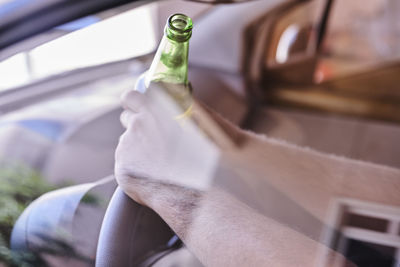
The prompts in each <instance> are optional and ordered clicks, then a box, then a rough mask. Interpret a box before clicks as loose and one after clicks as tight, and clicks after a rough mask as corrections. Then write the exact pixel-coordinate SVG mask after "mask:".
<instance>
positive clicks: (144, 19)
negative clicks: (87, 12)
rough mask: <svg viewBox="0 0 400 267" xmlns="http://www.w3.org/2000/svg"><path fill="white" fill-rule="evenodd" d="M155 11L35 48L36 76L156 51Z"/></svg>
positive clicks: (105, 23) (118, 19)
mask: <svg viewBox="0 0 400 267" xmlns="http://www.w3.org/2000/svg"><path fill="white" fill-rule="evenodd" d="M153 7H154V5H147V6H143V7H140V8H136V9H133V10H130V11H127V12H125V13H122V14H119V15H117V16H115V17H112V18H109V19H107V20H104V21H102V22H99V23H97V24H94V25H91V26H89V27H87V28H84V29H82V30H79V31H76V32H73V33H70V34H68V35H65V36H63V37H61V38H58V39H56V40H54V41H51V42H49V43H46V44H44V45H41V46H39V47H37V48H35V49H34V50H32V52H31V53H30V56H31V60H32V61H31V62H32V70H33V74H34V76H35V77H36V78H38V77H44V76H48V75H51V74H55V73H60V72H64V71H68V70H72V69H76V68H82V67H87V66H93V65H98V64H103V63H107V62H113V61H118V60H123V59H128V58H132V57H135V56H139V55H143V54H146V53H149V52H151V51H153V49H154V48H155V45H156V39H155V33H154V25H153V11H154V8H153Z"/></svg>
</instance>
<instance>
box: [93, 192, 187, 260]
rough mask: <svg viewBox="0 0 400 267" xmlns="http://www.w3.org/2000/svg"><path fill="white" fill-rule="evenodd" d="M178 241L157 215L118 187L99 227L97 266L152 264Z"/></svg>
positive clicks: (178, 242)
mask: <svg viewBox="0 0 400 267" xmlns="http://www.w3.org/2000/svg"><path fill="white" fill-rule="evenodd" d="M180 244H181V242H180V240H179V239H178V238H177V237H176V235H175V233H174V232H173V231H172V230H171V228H169V226H168V225H167V224H166V223H165V222H164V221H163V220H162V219H161V217H160V216H159V215H157V214H156V213H155V212H154V211H153V210H151V209H149V208H147V207H145V206H142V205H140V204H138V203H136V202H135V201H133V200H132V199H131V198H129V197H128V196H127V195H126V194H125V193H124V192H123V191H122V189H121V188H119V187H118V188H117V189H116V190H115V192H114V195H113V197H112V198H111V201H110V203H109V205H108V208H107V211H106V214H105V216H104V219H103V224H102V226H101V231H100V236H99V241H98V245H97V253H96V267H105V266H107V267H117V266H118V267H119V266H151V265H152V264H153V263H154V262H155V261H157V260H158V259H159V258H160V257H162V256H163V255H165V254H166V253H168V252H169V251H172V250H173V249H174V248H176V247H179V246H180Z"/></svg>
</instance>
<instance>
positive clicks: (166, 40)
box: [136, 14, 193, 115]
mask: <svg viewBox="0 0 400 267" xmlns="http://www.w3.org/2000/svg"><path fill="white" fill-rule="evenodd" d="M192 27H193V23H192V20H191V19H190V18H189V17H188V16H186V15H183V14H174V15H172V16H170V17H169V18H168V20H167V24H166V26H165V32H164V37H163V38H162V40H161V43H160V45H159V47H158V49H157V52H156V54H155V56H154V59H153V62H152V64H151V66H150V69H149V70H148V71H147V72H146V73H145V74H144V75H143V76H142V77H141V78H140V79H139V81H138V83H137V85H136V90H138V91H140V92H143V93H144V92H145V91H147V90H149V88H153V87H155V86H154V85H157V88H162V89H163V90H166V92H167V93H168V95H169V96H170V97H171V98H172V99H174V101H176V103H177V104H178V105H179V106H180V107H181V108H182V110H183V114H182V115H187V114H188V113H190V109H191V86H190V83H189V82H188V53H189V39H190V37H191V36H192Z"/></svg>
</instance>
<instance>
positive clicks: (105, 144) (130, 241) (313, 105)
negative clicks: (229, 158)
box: [0, 0, 400, 267]
mask: <svg viewBox="0 0 400 267" xmlns="http://www.w3.org/2000/svg"><path fill="white" fill-rule="evenodd" d="M174 13H182V14H186V15H188V16H189V17H191V18H192V20H193V24H194V27H193V34H192V37H191V39H190V49H189V74H188V76H189V80H190V83H191V86H192V88H193V97H194V98H195V99H198V100H199V101H201V102H202V103H204V104H205V105H207V106H208V107H209V108H211V109H212V110H215V111H216V112H217V113H218V114H220V115H221V116H222V117H224V118H226V119H228V120H229V121H230V122H231V123H233V124H235V125H237V126H238V127H241V128H243V129H245V130H247V131H250V132H254V133H257V134H264V135H267V136H268V137H270V138H274V139H277V140H281V141H282V142H285V143H290V144H293V145H296V146H298V147H306V148H309V149H313V150H316V151H319V152H321V153H326V154H330V155H335V156H336V157H342V158H345V159H351V160H356V161H360V162H369V163H371V164H376V165H381V166H387V167H388V168H393V169H399V168H400V156H399V155H400V142H399V137H400V124H399V123H400V94H399V90H398V86H399V82H400V76H399V70H400V68H399V66H400V65H399V63H400V21H399V20H398V16H399V14H400V2H398V1H397V0H368V1H363V0H357V1H351V2H349V1H347V0H252V1H246V0H241V1H236V0H232V1H231V0H221V1H220V0H204V1H182V0H165V1H132V0H97V1H91V0H81V1H66V0H48V1H22V0H9V1H4V2H3V1H0V14H2V15H1V16H0V116H1V117H0V136H1V138H0V148H1V149H0V155H1V158H0V162H1V165H0V166H1V168H2V169H4V171H2V170H0V180H3V182H1V183H2V184H3V186H0V194H1V195H3V196H4V199H1V197H0V209H1V210H4V214H5V215H2V213H3V212H0V224H3V223H2V220H4V221H6V220H7V223H8V224H7V227H5V226H4V227H0V229H2V228H4V229H6V230H4V231H5V232H3V231H1V232H0V249H3V248H4V249H3V250H4V251H5V252H4V253H3V254H2V253H1V252H0V266H2V264H3V265H4V266H99V267H101V266H111V267H113V266H115V267H116V266H143V267H144V266H167V267H168V266H170V267H172V266H203V264H202V263H201V262H200V261H199V259H197V258H196V256H195V255H193V254H192V253H191V252H190V250H189V249H188V248H187V247H186V246H185V244H184V243H183V242H182V241H181V240H180V239H179V237H178V236H177V235H176V234H175V233H174V231H173V230H172V229H171V228H170V227H169V226H168V224H167V223H165V222H164V221H163V219H162V218H161V217H160V216H159V215H158V214H157V213H155V212H154V211H152V210H151V209H150V208H148V207H145V206H142V205H140V204H138V203H136V202H135V201H133V200H132V199H130V198H129V197H128V196H127V195H126V194H125V193H124V192H123V190H122V189H121V188H119V187H118V184H117V182H116V180H115V178H114V176H113V173H114V154H115V148H116V146H117V144H118V141H119V137H120V136H121V134H122V133H123V132H124V128H123V126H122V125H121V123H120V118H119V117H120V114H121V112H122V111H123V109H122V107H121V104H120V97H121V94H122V93H123V92H124V91H127V90H133V88H134V87H135V83H136V81H137V80H138V78H139V77H140V75H141V74H142V73H144V72H145V71H146V70H147V69H148V68H149V66H150V63H151V62H152V59H153V57H154V54H155V51H156V49H157V47H158V44H159V42H160V40H161V38H162V36H163V32H164V26H165V22H166V20H167V19H168V17H169V16H170V15H171V14H174ZM11 169H13V170H14V169H17V170H21V169H23V170H33V172H34V173H35V175H36V176H35V177H34V179H37V180H38V181H39V180H40V181H41V183H43V184H46V186H44V185H40V186H41V187H40V186H39V185H38V186H39V187H40V190H38V192H40V193H34V192H35V190H33V189H32V188H34V187H33V186H32V185H30V184H29V182H28V181H30V180H31V179H33V178H32V175H31V172H28V171H24V172H23V174H21V173H22V172H17V175H15V176H16V177H13V176H12V175H10V174H9V171H10V170H11ZM28 176H29V177H28ZM24 177H27V178H24ZM398 178H399V179H400V177H398ZM15 179H20V180H21V188H23V190H25V191H24V193H18V194H19V195H18V194H17V193H15V192H14V191H15V190H17V189H15V188H17V186H16V182H14V180H15ZM23 179H27V180H23ZM377 179H378V178H377ZM35 181H36V180H35ZM35 183H36V184H38V182H35ZM231 183H234V181H231ZM232 186H233V185H232ZM393 186H398V182H397V184H394V185H393ZM2 187H3V188H2ZM10 188H11V189H10ZM13 188H14V189H13ZM7 190H8V191H7ZM13 190H14V191H13ZM18 190H19V189H18ZM21 190H22V189H21ZM7 192H8V193H7ZM10 192H11V193H10ZM21 192H22V191H21ZM26 192H27V193H26ZM21 194H22V195H23V198H22V199H23V201H24V202H23V204H18V208H16V209H15V210H16V211H15V215H13V217H12V216H11V215H9V214H10V212H11V211H10V210H12V208H11V206H10V204H7V203H11V202H8V201H10V200H9V198H13V199H16V200H15V201H16V203H17V202H18V201H19V199H21V196H20V195H21ZM238 194H239V195H240V193H238ZM265 194H272V195H273V194H283V196H282V199H283V201H282V202H281V203H278V204H276V205H277V206H279V211H277V214H276V216H277V218H279V219H282V220H283V221H284V222H285V220H289V217H288V215H287V214H289V213H290V214H292V215H293V216H298V217H297V218H303V219H304V220H303V221H301V220H300V221H301V223H303V222H304V224H301V223H300V222H299V224H301V225H300V226H298V228H299V229H303V230H304V231H305V232H307V233H310V236H315V239H316V240H323V241H321V242H323V243H325V244H326V245H327V246H328V247H329V248H330V249H332V250H335V251H340V252H341V253H342V254H343V255H345V256H346V258H349V259H351V260H352V261H353V262H354V263H355V265H356V266H398V265H396V264H399V262H400V230H399V229H400V198H397V199H396V201H392V202H391V201H389V200H387V199H378V198H375V199H374V198H372V197H365V199H351V198H340V197H338V198H337V199H336V198H335V199H334V200H332V202H330V206H329V207H324V208H323V209H326V210H328V213H329V214H330V216H331V217H329V218H331V219H332V220H331V221H330V222H332V225H330V226H329V227H325V224H324V225H322V226H321V222H319V221H317V220H316V219H315V218H314V217H312V216H309V215H308V214H306V213H304V212H303V211H304V210H306V209H305V208H304V207H302V204H299V203H296V201H295V200H293V199H292V198H291V196H289V195H285V193H281V192H272V191H271V192H265ZM16 195H18V197H15V196H16ZM399 196H400V192H399ZM243 197H244V198H248V199H252V198H253V197H254V196H252V195H251V194H248V193H247V192H243ZM13 201H14V200H13ZM250 202H251V201H250ZM13 203H14V202H13ZM332 203H333V204H332ZM16 205H17V204H16ZM274 205H275V204H274ZM13 214H14V213H13ZM332 214H333V215H332ZM335 214H336V215H335ZM335 216H336V217H335ZM339 217H340V219H338V218H339ZM3 218H6V219H3ZM10 218H12V219H10ZM343 218H345V219H343ZM10 220H11V222H10ZM382 225H384V226H382ZM381 226H382V227H381ZM349 227H350V228H351V229H350V228H349ZM380 227H381V228H380ZM331 228H335V230H332V229H331ZM355 228H357V229H356V230H359V231H358V232H357V231H356V230H354V229H355ZM348 229H350V230H353V231H350V230H349V231H347V230H348ZM7 231H8V232H7ZM4 233H7V234H4ZM3 235H4V236H3ZM3 239H4V240H3ZM8 239H9V240H8ZM343 240H344V241H343ZM344 244H346V245H344ZM371 251H372V252H371ZM324 255H325V254H324V253H323V252H321V254H320V258H319V259H318V260H319V261H318V262H319V264H317V266H328V265H327V263H326V262H327V260H326V258H327V256H324ZM288 257H290V255H288ZM325 257H326V258H325ZM374 262H376V263H377V265H368V264H371V263H374ZM23 264H25V265H23ZM338 266H345V265H344V264H343V265H338Z"/></svg>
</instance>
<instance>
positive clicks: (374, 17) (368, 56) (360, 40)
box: [316, 0, 400, 82]
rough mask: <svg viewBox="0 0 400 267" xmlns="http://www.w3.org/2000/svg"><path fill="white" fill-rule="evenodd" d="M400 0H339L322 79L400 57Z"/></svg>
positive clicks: (318, 74)
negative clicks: (399, 17)
mask: <svg viewBox="0 0 400 267" xmlns="http://www.w3.org/2000/svg"><path fill="white" fill-rule="evenodd" d="M399 12H400V1H398V0H354V1H347V0H336V1H335V2H334V5H333V8H332V11H331V16H330V18H329V24H328V28H327V36H326V38H325V40H324V47H323V59H322V60H321V61H320V62H319V66H318V70H317V72H316V80H317V81H318V82H321V81H324V80H328V79H331V78H335V77H338V76H344V75H348V74H351V73H355V72H360V71H363V70H365V69H368V68H371V67H374V66H376V65H378V64H379V65H382V64H385V63H388V62H393V61H395V60H399V58H400V46H399V42H400V20H399V19H398V15H399Z"/></svg>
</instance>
